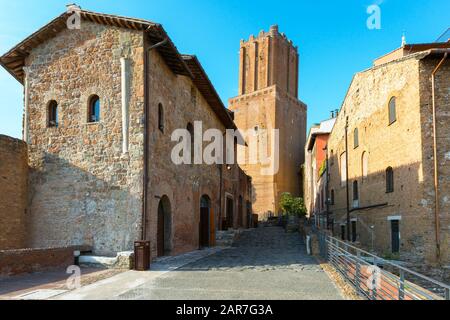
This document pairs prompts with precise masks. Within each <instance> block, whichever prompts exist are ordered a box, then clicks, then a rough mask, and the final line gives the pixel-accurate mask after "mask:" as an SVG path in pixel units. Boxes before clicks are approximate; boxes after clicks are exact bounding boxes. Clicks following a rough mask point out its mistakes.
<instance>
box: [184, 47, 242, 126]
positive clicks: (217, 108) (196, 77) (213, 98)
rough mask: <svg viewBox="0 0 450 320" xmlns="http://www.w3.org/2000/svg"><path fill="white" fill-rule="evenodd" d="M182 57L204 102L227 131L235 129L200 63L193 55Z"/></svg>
mask: <svg viewBox="0 0 450 320" xmlns="http://www.w3.org/2000/svg"><path fill="white" fill-rule="evenodd" d="M182 57H183V59H184V61H185V62H186V64H187V66H188V67H189V69H190V70H191V72H192V74H193V78H192V81H193V82H194V84H195V86H196V87H197V88H198V90H199V91H200V93H201V94H202V95H203V97H204V98H205V100H206V102H208V104H209V105H210V106H211V108H212V109H213V111H214V112H215V114H216V115H217V116H218V117H219V119H220V121H221V122H222V123H223V124H224V125H225V127H226V128H227V129H236V125H235V123H234V121H233V119H232V118H231V115H230V113H229V112H228V111H227V109H226V108H225V106H224V104H223V102H222V100H221V99H220V97H219V95H218V94H217V91H216V89H215V88H214V86H213V85H212V83H211V80H210V79H209V77H208V75H207V74H206V72H205V70H204V69H203V67H202V65H201V64H200V61H199V60H198V59H197V57H196V56H193V55H182Z"/></svg>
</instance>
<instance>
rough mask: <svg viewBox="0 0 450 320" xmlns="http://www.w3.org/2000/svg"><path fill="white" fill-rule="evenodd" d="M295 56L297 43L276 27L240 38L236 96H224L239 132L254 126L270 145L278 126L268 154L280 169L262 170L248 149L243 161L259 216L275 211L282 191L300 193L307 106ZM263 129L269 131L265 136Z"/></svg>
mask: <svg viewBox="0 0 450 320" xmlns="http://www.w3.org/2000/svg"><path fill="white" fill-rule="evenodd" d="M298 61H299V56H298V50H297V47H295V46H294V44H293V43H292V41H289V40H288V39H287V37H286V36H285V35H284V34H280V33H279V31H278V27H277V26H272V27H271V29H270V31H269V32H264V31H261V32H260V33H259V34H258V36H257V37H255V36H250V39H249V40H248V41H241V43H240V70H239V96H237V97H234V98H232V99H230V100H229V108H230V109H231V110H232V111H234V112H235V122H236V125H237V127H238V128H239V129H240V130H242V131H244V132H247V131H249V130H253V129H254V128H255V127H258V128H259V130H260V133H259V134H258V137H259V138H258V139H260V140H267V144H268V145H269V146H270V145H271V139H272V137H273V134H272V130H273V129H277V130H279V150H268V154H267V156H269V157H270V156H273V155H274V152H275V151H278V154H279V162H278V164H277V166H278V169H279V170H278V171H277V172H275V174H274V175H266V174H263V173H262V170H265V171H267V170H268V169H270V166H266V165H261V164H260V162H258V164H253V163H255V161H257V160H258V159H249V157H248V154H247V157H246V160H247V161H246V163H245V164H243V165H242V168H243V169H244V171H245V172H246V173H247V174H248V175H250V176H251V177H252V179H253V185H254V194H253V209H254V211H255V213H257V214H258V215H259V216H260V219H261V220H264V219H266V218H267V217H268V215H269V214H278V213H279V206H278V202H279V198H280V196H281V194H282V193H284V192H290V193H292V194H294V195H296V196H299V195H300V185H301V181H300V175H299V173H300V166H301V164H302V163H304V160H305V155H304V145H305V141H306V112H307V110H306V109H307V108H306V105H304V104H303V103H302V102H300V101H299V100H298ZM263 130H268V135H264V134H263ZM251 139H252V138H251V137H247V141H246V142H247V144H248V145H250V144H251V143H252V142H257V139H253V141H250V140H251ZM247 149H249V148H247ZM269 149H270V148H269ZM249 160H251V161H249ZM275 170H276V169H275ZM269 171H270V170H269Z"/></svg>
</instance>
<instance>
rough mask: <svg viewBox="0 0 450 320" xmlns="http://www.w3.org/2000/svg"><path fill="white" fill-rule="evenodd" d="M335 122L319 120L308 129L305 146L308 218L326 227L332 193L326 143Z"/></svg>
mask: <svg viewBox="0 0 450 320" xmlns="http://www.w3.org/2000/svg"><path fill="white" fill-rule="evenodd" d="M335 122H336V119H335V114H334V112H333V115H332V119H329V120H326V121H323V122H321V123H320V124H319V125H316V126H313V127H312V128H311V129H310V132H309V135H308V140H307V142H306V147H305V165H304V168H305V171H304V180H303V186H304V187H303V188H304V201H305V206H306V209H307V216H308V218H310V219H311V218H314V220H315V221H316V223H317V224H319V225H321V226H322V227H326V218H327V213H328V212H329V207H328V205H329V203H328V200H331V201H332V196H334V195H332V194H331V193H330V190H329V189H328V179H327V177H328V175H327V168H328V164H327V161H328V158H327V150H326V147H327V143H328V139H329V137H330V133H331V130H332V129H333V126H334V123H335Z"/></svg>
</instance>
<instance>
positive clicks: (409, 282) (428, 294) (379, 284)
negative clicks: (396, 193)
mask: <svg viewBox="0 0 450 320" xmlns="http://www.w3.org/2000/svg"><path fill="white" fill-rule="evenodd" d="M318 237H319V249H320V254H321V256H322V257H323V258H324V259H326V260H327V261H328V262H329V263H330V264H331V265H332V266H333V267H334V268H335V269H336V270H337V271H338V272H339V273H340V274H341V275H342V276H343V277H344V279H345V280H346V281H347V282H349V283H350V284H351V285H352V286H353V287H354V288H355V290H356V291H357V292H358V293H359V294H360V295H361V296H363V297H364V298H367V299H369V300H450V286H449V285H446V284H444V283H442V282H439V281H436V280H433V279H431V278H429V277H427V276H424V275H422V274H419V273H417V272H415V271H413V270H410V269H408V268H405V267H403V266H401V265H398V264H396V263H394V262H391V261H388V260H385V259H383V258H380V257H378V256H376V255H374V254H371V253H369V252H367V251H364V250H362V249H360V248H357V247H355V246H353V245H351V244H349V243H347V242H344V241H341V240H339V239H336V238H334V237H331V236H329V235H327V234H325V233H322V232H320V233H319V234H318ZM419 284H420V285H419Z"/></svg>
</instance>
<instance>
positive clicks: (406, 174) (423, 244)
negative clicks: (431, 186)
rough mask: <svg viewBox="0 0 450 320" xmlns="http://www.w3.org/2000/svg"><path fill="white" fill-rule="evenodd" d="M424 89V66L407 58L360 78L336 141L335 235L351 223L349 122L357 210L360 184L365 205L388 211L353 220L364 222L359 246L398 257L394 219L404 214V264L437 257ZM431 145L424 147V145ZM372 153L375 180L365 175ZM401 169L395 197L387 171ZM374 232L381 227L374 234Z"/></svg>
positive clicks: (346, 104)
mask: <svg viewBox="0 0 450 320" xmlns="http://www.w3.org/2000/svg"><path fill="white" fill-rule="evenodd" d="M393 96H395V97H396V99H397V121H396V122H395V123H393V124H392V125H389V120H388V104H389V101H390V99H391V98H392V97H393ZM420 110H421V103H420V91H419V61H418V60H417V59H406V60H401V61H398V62H393V63H390V64H386V65H383V66H379V67H375V68H372V69H370V70H368V71H365V72H362V73H359V74H357V75H356V76H355V78H354V80H353V83H352V85H351V87H350V89H349V92H348V95H347V97H346V100H345V101H344V105H343V107H342V109H341V113H340V115H339V117H338V119H337V122H336V125H335V127H334V129H333V132H332V134H331V136H330V140H329V144H328V152H329V157H330V163H331V168H330V174H331V182H330V185H331V187H330V190H331V189H333V190H334V192H335V205H334V206H331V210H332V212H333V213H334V218H335V221H334V222H335V233H336V234H338V235H340V224H341V223H345V222H346V221H345V219H346V214H345V212H346V188H345V186H343V185H342V184H341V175H340V173H341V170H342V168H341V164H342V163H341V161H340V156H341V154H342V153H344V152H345V138H344V137H345V133H344V132H345V129H344V128H345V122H346V118H347V117H349V130H348V145H349V154H348V156H349V163H348V165H349V190H350V203H351V205H352V202H353V201H352V199H353V197H352V195H353V188H352V184H353V182H354V181H358V184H359V206H360V207H367V206H373V205H379V204H385V203H387V206H384V207H382V208H375V209H370V210H362V211H355V212H353V213H352V214H351V218H352V219H354V218H355V219H358V222H357V235H358V237H357V240H358V241H360V242H361V243H362V245H363V246H365V247H367V248H371V247H372V243H373V246H374V249H375V250H377V251H378V253H379V254H381V255H383V254H388V253H389V252H390V251H391V228H390V222H389V221H388V217H389V216H401V219H402V220H401V221H400V233H401V248H400V255H401V258H402V259H405V260H410V261H416V262H418V261H424V260H425V259H427V260H429V259H430V255H432V253H433V250H432V245H433V243H434V240H433V234H434V232H433V223H434V221H433V219H432V218H431V216H430V214H429V207H428V206H429V205H430V204H429V202H428V201H426V197H427V196H426V191H425V192H424V189H425V188H427V187H428V186H427V184H428V182H427V180H426V179H428V177H427V176H428V175H429V173H428V172H427V171H426V170H424V165H423V159H424V158H426V157H430V155H431V154H430V153H429V147H428V146H427V145H423V144H422V143H423V136H422V124H421V120H422V119H421V111H420ZM355 128H358V129H359V147H357V148H354V141H353V137H354V129H355ZM422 146H423V147H422ZM364 152H367V153H368V159H369V161H368V176H367V177H363V172H362V156H363V153H364ZM388 167H392V168H393V169H394V181H395V182H394V184H395V191H394V192H393V193H386V173H385V172H386V169H387V168H388ZM371 226H373V227H374V229H373V232H372V230H371Z"/></svg>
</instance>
